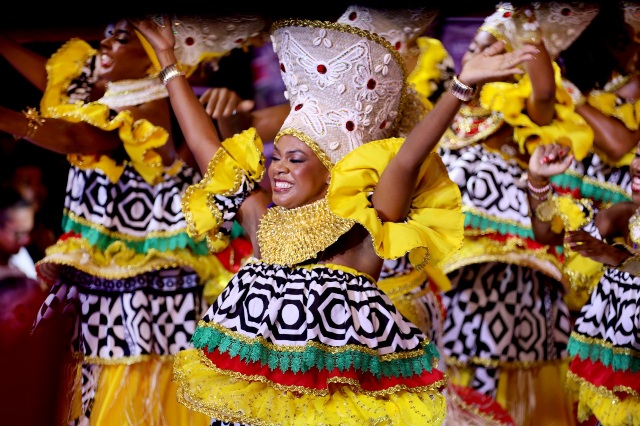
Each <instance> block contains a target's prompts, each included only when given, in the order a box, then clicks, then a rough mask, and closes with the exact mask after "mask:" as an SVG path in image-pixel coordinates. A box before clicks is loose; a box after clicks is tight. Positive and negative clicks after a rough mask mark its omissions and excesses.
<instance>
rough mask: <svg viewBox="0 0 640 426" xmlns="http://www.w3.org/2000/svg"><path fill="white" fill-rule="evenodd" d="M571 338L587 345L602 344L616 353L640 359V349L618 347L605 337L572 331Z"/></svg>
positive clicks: (601, 345)
mask: <svg viewBox="0 0 640 426" xmlns="http://www.w3.org/2000/svg"><path fill="white" fill-rule="evenodd" d="M571 338H572V339H573V340H575V341H578V342H580V343H584V344H587V345H594V346H600V347H603V348H606V349H610V350H611V351H612V352H613V353H614V354H616V355H618V354H622V355H627V356H630V357H633V358H638V359H640V351H636V350H633V349H627V348H620V347H616V346H613V345H612V344H611V343H610V342H607V341H606V340H603V339H597V338H594V337H588V336H584V335H582V334H579V333H576V332H575V331H574V332H572V333H571Z"/></svg>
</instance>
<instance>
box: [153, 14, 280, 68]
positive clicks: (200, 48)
mask: <svg viewBox="0 0 640 426" xmlns="http://www.w3.org/2000/svg"><path fill="white" fill-rule="evenodd" d="M154 19H156V20H157V21H158V23H162V19H163V18H162V17H155V18H154ZM171 23H172V27H173V34H174V35H175V40H176V44H175V54H176V59H177V60H178V62H179V63H180V66H181V68H182V71H184V72H185V73H186V75H187V76H189V75H191V74H192V73H193V71H195V70H196V68H197V67H198V65H199V64H201V63H203V62H207V63H209V64H210V65H212V68H213V69H216V68H217V64H218V61H219V60H220V59H221V58H222V57H224V56H226V55H227V54H228V53H229V52H231V51H232V50H233V49H236V48H243V49H246V48H247V47H248V46H249V45H251V44H252V43H253V42H260V41H261V40H262V39H263V38H265V37H266V34H265V30H266V28H267V25H268V23H267V20H266V19H265V18H263V17H260V16H257V15H229V16H206V15H203V16H195V15H194V16H180V15H177V16H173V17H172V19H171Z"/></svg>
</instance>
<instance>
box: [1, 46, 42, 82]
mask: <svg viewBox="0 0 640 426" xmlns="http://www.w3.org/2000/svg"><path fill="white" fill-rule="evenodd" d="M0 55H2V56H3V57H4V59H5V60H6V61H7V62H8V63H9V64H10V65H11V66H12V67H13V68H15V69H16V70H17V71H18V72H19V73H20V74H22V76H23V77H24V78H26V79H27V80H29V82H30V83H31V84H33V85H34V86H35V87H36V88H38V89H39V90H40V91H41V92H44V90H45V89H46V87H47V70H46V68H45V65H46V63H47V58H46V57H44V56H41V55H39V54H38V53H36V52H33V51H31V50H29V49H27V48H26V47H25V46H23V45H22V44H20V43H18V42H16V41H14V40H13V39H11V38H10V37H9V36H8V35H6V34H0Z"/></svg>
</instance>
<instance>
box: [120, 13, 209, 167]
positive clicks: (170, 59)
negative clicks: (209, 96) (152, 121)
mask: <svg viewBox="0 0 640 426" xmlns="http://www.w3.org/2000/svg"><path fill="white" fill-rule="evenodd" d="M131 24H132V25H133V26H134V27H135V28H136V29H137V30H138V31H140V32H141V33H142V34H143V35H144V36H145V38H146V39H147V40H148V41H149V43H150V44H151V46H152V47H153V48H154V50H155V52H156V55H157V57H158V61H159V62H160V66H161V67H162V68H163V72H162V73H161V77H163V76H164V78H163V81H164V82H165V84H166V86H167V89H168V90H169V95H170V100H171V106H172V108H173V111H174V113H175V115H176V118H177V119H178V123H179V124H180V128H181V129H182V133H183V134H184V137H185V140H186V142H187V144H188V145H189V149H190V151H191V152H192V154H193V157H194V158H195V160H196V163H197V164H198V167H199V168H200V171H202V172H203V173H204V172H206V170H207V167H208V165H209V161H210V160H211V158H213V155H214V154H215V152H216V151H217V150H218V148H220V146H221V144H220V136H219V135H218V132H217V130H216V128H215V126H214V124H213V121H212V120H211V118H210V117H209V115H208V114H207V111H206V110H205V109H204V108H203V106H202V104H201V103H200V101H199V100H198V97H197V96H196V94H195V93H194V92H193V89H192V88H191V86H190V85H189V82H188V81H187V79H186V78H184V76H181V74H180V73H179V71H178V70H177V68H176V67H175V66H176V65H177V62H178V61H177V58H176V55H175V52H174V47H175V37H174V35H173V31H172V28H171V22H170V21H169V18H168V17H164V21H163V23H162V24H158V23H157V22H156V21H155V20H153V19H144V20H139V21H131ZM168 67H169V68H168Z"/></svg>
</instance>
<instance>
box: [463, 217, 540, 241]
mask: <svg viewBox="0 0 640 426" xmlns="http://www.w3.org/2000/svg"><path fill="white" fill-rule="evenodd" d="M464 226H465V227H472V228H474V229H480V230H482V231H490V230H493V231H496V232H498V233H500V234H502V235H516V236H518V237H520V238H525V239H529V240H533V239H534V235H533V231H532V230H531V228H526V227H524V226H517V225H514V224H512V223H505V222H498V221H496V220H493V219H489V218H487V217H483V216H478V215H475V214H474V213H473V212H468V211H467V212H464Z"/></svg>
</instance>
